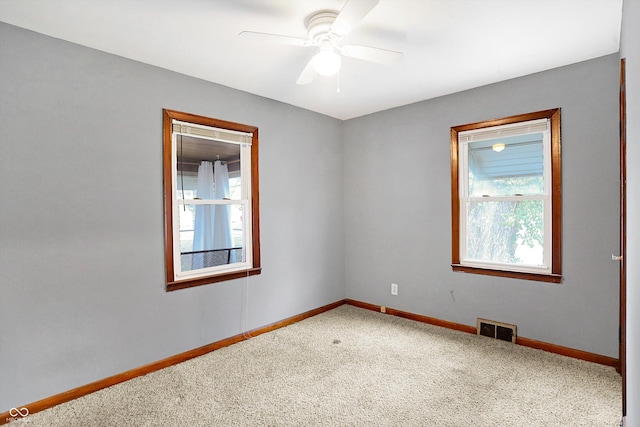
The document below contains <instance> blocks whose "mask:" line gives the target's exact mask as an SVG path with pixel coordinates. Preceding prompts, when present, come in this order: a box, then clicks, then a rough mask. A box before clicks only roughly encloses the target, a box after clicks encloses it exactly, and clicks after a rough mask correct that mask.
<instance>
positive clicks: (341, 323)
mask: <svg viewBox="0 0 640 427" xmlns="http://www.w3.org/2000/svg"><path fill="white" fill-rule="evenodd" d="M620 416H621V380H620V376H619V375H618V374H617V373H616V372H615V370H614V369H613V368H609V367H604V366H601V365H597V364H593V363H589V362H583V361H579V360H575V359H571V358H567V357H563V356H558V355H555V354H550V353H546V352H543V351H539V350H533V349H530V348H525V347H521V346H517V345H513V344H511V343H507V342H503V341H497V340H492V339H489V338H485V337H478V336H475V335H471V334H466V333H461V332H456V331H451V330H447V329H443V328H438V327H435V326H431V325H426V324H422V323H418V322H414V321H410V320H406V319H401V318H396V317H392V316H388V315H383V314H380V313H374V312H371V311H367V310H363V309H360V308H356V307H353V306H348V305H343V306H341V307H338V308H336V309H334V310H331V311H329V312H326V313H323V314H321V315H318V316H315V317H312V318H310V319H307V320H304V321H302V322H299V323H296V324H294V325H291V326H288V327H286V328H282V329H278V330H276V331H273V332H270V333H267V334H263V335H260V336H258V337H256V338H252V339H250V340H247V341H244V342H241V343H238V344H235V345H232V346H230V347H226V348H223V349H220V350H218V351H215V352H213V353H209V354H207V355H204V356H202V357H199V358H196V359H192V360H190V361H187V362H185V363H182V364H180V365H176V366H172V367H169V368H167V369H164V370H161V371H158V372H154V373H151V374H148V375H146V376H143V377H139V378H136V379H133V380H131V381H128V382H126V383H122V384H118V385H116V386H113V387H110V388H108V389H104V390H101V391H98V392H96V393H93V394H91V395H87V396H84V397H82V398H80V399H76V400H74V401H71V402H68V403H65V404H62V405H59V406H56V407H54V408H51V409H48V410H46V411H43V412H40V413H37V414H32V415H29V416H28V417H26V418H24V419H23V420H20V421H16V422H15V424H14V423H12V425H16V426H17V425H30V426H65V427H68V426H78V427H80V426H81V427H89V426H100V427H103V426H456V427H463V426H464V427H467V426H478V427H485V426H501V427H503V426H510V427H511V426H523V427H524V426H526V427H535V426H594V427H596V426H597V427H606V426H612V427H613V426H617V425H619V421H620Z"/></svg>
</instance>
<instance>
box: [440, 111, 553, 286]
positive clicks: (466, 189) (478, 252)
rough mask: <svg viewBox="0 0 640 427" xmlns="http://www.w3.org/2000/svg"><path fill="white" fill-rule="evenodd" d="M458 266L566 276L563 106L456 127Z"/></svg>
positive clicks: (454, 263) (489, 271)
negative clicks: (563, 221) (561, 142)
mask: <svg viewBox="0 0 640 427" xmlns="http://www.w3.org/2000/svg"><path fill="white" fill-rule="evenodd" d="M451 193H452V267H453V270H454V271H462V272H467V273H477V274H487V275H495V276H504V277H514V278H520V279H530V280H539V281H546V282H554V283H559V282H560V281H561V280H562V270H561V259H562V258H561V256H562V247H561V246H562V239H561V231H562V223H561V218H562V199H561V197H562V185H561V159H560V109H552V110H545V111H539V112H536V113H529V114H523V115H518V116H513V117H507V118H503V119H497V120H490V121H486V122H481V123H473V124H468V125H462V126H455V127H452V128H451Z"/></svg>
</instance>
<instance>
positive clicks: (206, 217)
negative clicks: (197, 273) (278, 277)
mask: <svg viewBox="0 0 640 427" xmlns="http://www.w3.org/2000/svg"><path fill="white" fill-rule="evenodd" d="M234 211H237V212H242V209H241V206H240V205H184V206H180V252H181V254H180V258H181V260H180V265H181V270H182V271H191V270H197V269H201V268H209V267H215V266H219V265H226V264H233V263H239V262H245V253H244V250H243V247H244V230H243V224H242V222H240V223H237V222H233V220H231V221H229V218H233V215H232V212H234ZM216 218H218V220H216ZM232 224H233V228H232V226H231V225H232Z"/></svg>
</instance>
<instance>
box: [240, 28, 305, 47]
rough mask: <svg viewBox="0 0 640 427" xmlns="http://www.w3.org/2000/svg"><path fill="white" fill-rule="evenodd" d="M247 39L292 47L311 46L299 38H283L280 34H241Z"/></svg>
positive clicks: (244, 32) (248, 32)
mask: <svg viewBox="0 0 640 427" xmlns="http://www.w3.org/2000/svg"><path fill="white" fill-rule="evenodd" d="M239 35H240V36H241V37H243V38H245V39H252V40H256V41H259V42H263V43H278V44H288V45H292V46H303V47H305V46H310V44H309V41H308V40H306V39H301V38H299V37H290V36H281V35H279V34H269V33H257V32H255V31H243V32H241V33H240V34H239Z"/></svg>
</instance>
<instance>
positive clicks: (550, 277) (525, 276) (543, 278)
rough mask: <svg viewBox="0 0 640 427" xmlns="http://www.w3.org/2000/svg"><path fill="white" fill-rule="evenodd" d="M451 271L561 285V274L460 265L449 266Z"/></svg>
mask: <svg viewBox="0 0 640 427" xmlns="http://www.w3.org/2000/svg"><path fill="white" fill-rule="evenodd" d="M451 268H452V269H453V271H459V272H462V273H472V274H483V275H485V276H499V277H509V278H512V279H522V280H535V281H538V282H549V283H561V282H562V275H561V274H536V273H524V272H520V271H507V270H492V269H489V268H478V267H468V266H464V265H460V264H451Z"/></svg>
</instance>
